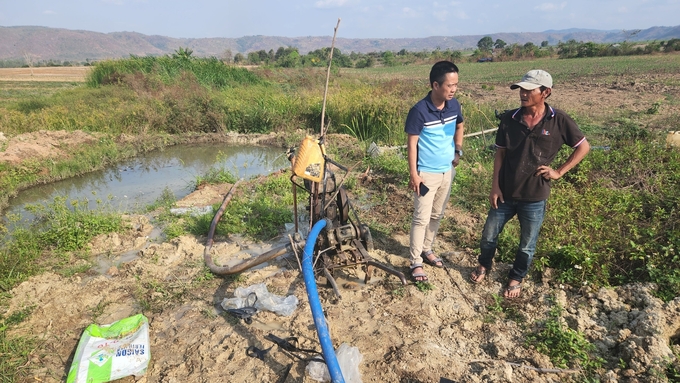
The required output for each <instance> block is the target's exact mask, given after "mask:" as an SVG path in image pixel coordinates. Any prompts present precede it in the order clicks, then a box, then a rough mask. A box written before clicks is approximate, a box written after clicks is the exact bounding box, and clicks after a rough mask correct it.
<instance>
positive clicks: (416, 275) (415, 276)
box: [411, 263, 428, 282]
mask: <svg viewBox="0 0 680 383" xmlns="http://www.w3.org/2000/svg"><path fill="white" fill-rule="evenodd" d="M419 267H420V269H421V270H422V269H423V265H422V264H420V263H417V264H415V265H413V266H411V279H412V280H413V282H427V281H428V278H427V274H425V271H420V272H415V271H414V270H415V269H417V268H419ZM418 278H421V279H418Z"/></svg>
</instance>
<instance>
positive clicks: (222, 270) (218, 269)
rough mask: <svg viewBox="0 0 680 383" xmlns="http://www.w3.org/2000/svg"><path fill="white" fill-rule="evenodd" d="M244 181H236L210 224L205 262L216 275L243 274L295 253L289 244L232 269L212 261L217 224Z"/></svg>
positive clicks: (303, 243)
mask: <svg viewBox="0 0 680 383" xmlns="http://www.w3.org/2000/svg"><path fill="white" fill-rule="evenodd" d="M241 181H242V179H240V180H238V181H236V183H234V185H232V187H231V189H229V192H228V193H227V195H226V196H225V197H224V200H223V201H222V205H221V206H220V208H219V210H217V213H215V217H213V220H212V222H211V223H210V230H209V231H208V240H207V241H206V244H205V250H204V251H203V260H204V261H205V264H206V266H208V268H209V269H210V271H212V272H213V273H214V274H217V275H231V274H238V273H241V272H243V271H245V270H248V269H250V268H251V267H255V266H257V265H259V264H261V263H264V262H267V261H269V260H271V259H274V258H276V257H278V256H281V255H283V254H286V253H289V252H292V251H293V245H291V244H288V245H283V246H279V247H276V248H273V249H271V250H269V251H267V252H265V253H263V254H260V255H258V256H257V257H255V258H252V259H249V260H246V261H243V262H241V263H239V264H238V265H234V266H231V267H228V266H217V265H216V264H215V262H214V261H213V259H212V255H210V250H211V249H212V245H213V242H214V241H213V236H214V235H215V228H216V227H217V223H218V222H219V221H220V218H222V214H224V210H225V209H226V207H227V204H228V203H229V201H231V198H232V197H233V196H234V190H236V186H238V184H240V183H241ZM304 245H305V241H302V242H301V243H298V244H297V246H300V247H304Z"/></svg>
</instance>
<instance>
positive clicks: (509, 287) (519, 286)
mask: <svg viewBox="0 0 680 383" xmlns="http://www.w3.org/2000/svg"><path fill="white" fill-rule="evenodd" d="M521 289H522V283H521V282H520V283H518V284H516V285H512V286H510V285H508V286H507V287H506V288H505V293H504V294H503V297H505V299H514V298H519V297H520V295H519V294H518V295H517V296H516V297H509V296H508V294H509V293H510V292H511V291H515V290H520V291H519V292H520V294H521V293H522V290H521Z"/></svg>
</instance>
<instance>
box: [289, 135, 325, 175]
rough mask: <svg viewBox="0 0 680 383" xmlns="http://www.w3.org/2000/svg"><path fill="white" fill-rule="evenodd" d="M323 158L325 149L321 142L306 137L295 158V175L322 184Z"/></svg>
mask: <svg viewBox="0 0 680 383" xmlns="http://www.w3.org/2000/svg"><path fill="white" fill-rule="evenodd" d="M323 156H324V153H323V148H322V146H321V145H319V141H318V140H316V139H314V138H313V137H311V136H307V137H305V138H304V139H303V140H302V142H301V143H300V148H299V149H298V152H297V155H296V156H295V164H294V165H293V173H294V174H295V175H296V176H298V177H301V178H304V179H306V180H310V181H313V182H321V180H322V179H323V172H324V158H323Z"/></svg>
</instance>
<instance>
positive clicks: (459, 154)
mask: <svg viewBox="0 0 680 383" xmlns="http://www.w3.org/2000/svg"><path fill="white" fill-rule="evenodd" d="M455 153H456V154H458V156H459V157H463V149H456V151H455Z"/></svg>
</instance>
